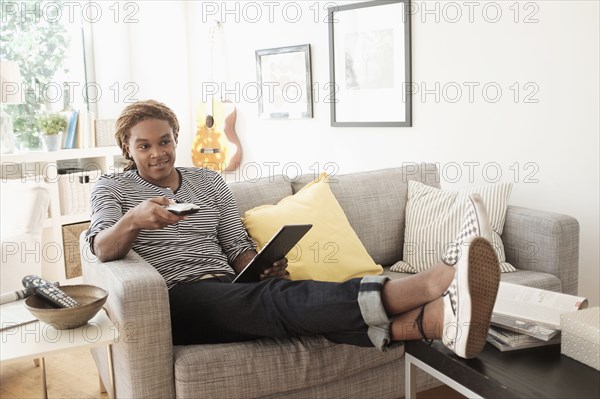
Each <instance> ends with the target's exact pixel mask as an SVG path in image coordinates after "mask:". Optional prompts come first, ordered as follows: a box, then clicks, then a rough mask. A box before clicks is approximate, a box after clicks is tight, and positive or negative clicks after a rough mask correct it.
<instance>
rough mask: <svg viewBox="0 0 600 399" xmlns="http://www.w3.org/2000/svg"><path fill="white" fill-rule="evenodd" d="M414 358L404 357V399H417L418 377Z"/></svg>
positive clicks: (407, 355)
mask: <svg viewBox="0 0 600 399" xmlns="http://www.w3.org/2000/svg"><path fill="white" fill-rule="evenodd" d="M411 360H412V356H411V355H409V354H405V355H404V398H405V399H416V397H417V386H416V385H417V377H416V374H417V373H416V369H415V365H414V364H413V362H412V361H411Z"/></svg>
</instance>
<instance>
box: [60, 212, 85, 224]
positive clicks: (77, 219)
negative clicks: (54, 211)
mask: <svg viewBox="0 0 600 399" xmlns="http://www.w3.org/2000/svg"><path fill="white" fill-rule="evenodd" d="M89 220H90V215H89V214H87V213H79V214H73V215H62V216H60V224H61V225H65V224H73V223H82V222H86V221H89Z"/></svg>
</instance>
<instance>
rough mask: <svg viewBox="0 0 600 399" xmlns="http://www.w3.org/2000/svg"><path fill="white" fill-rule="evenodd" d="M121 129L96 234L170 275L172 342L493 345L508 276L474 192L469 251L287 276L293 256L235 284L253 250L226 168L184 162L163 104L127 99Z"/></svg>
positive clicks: (465, 238)
mask: <svg viewBox="0 0 600 399" xmlns="http://www.w3.org/2000/svg"><path fill="white" fill-rule="evenodd" d="M116 127H117V130H116V134H115V137H116V139H117V143H118V145H119V146H120V147H121V148H122V151H123V155H124V156H125V158H126V159H128V160H129V162H130V164H129V165H128V167H127V168H126V169H125V171H124V172H123V173H116V174H113V175H107V176H103V177H102V178H101V179H100V180H99V182H98V183H97V184H96V186H95V187H94V190H93V193H92V224H91V227H90V229H89V230H88V233H87V239H88V241H89V243H90V247H91V249H92V251H93V252H94V253H95V254H96V255H97V257H98V258H99V259H100V260H101V261H102V262H107V261H111V260H116V259H120V258H123V257H124V256H125V255H126V254H127V252H129V250H130V249H134V250H135V251H136V252H137V253H138V254H140V255H141V256H142V257H143V258H144V259H145V260H147V261H148V262H149V263H150V264H152V265H153V266H154V267H155V268H156V269H157V270H158V272H159V273H160V274H161V275H162V276H163V278H164V280H165V282H166V285H167V287H168V289H169V302H170V311H171V326H172V333H173V342H174V344H177V345H182V344H201V343H220V342H234V341H242V340H249V339H256V338H259V337H298V336H306V335H323V336H325V337H326V338H327V339H329V340H331V341H333V342H336V343H346V344H352V345H358V346H374V347H376V348H378V349H380V350H385V349H386V348H387V347H388V346H389V345H390V344H391V343H392V342H395V341H405V340H413V339H443V342H444V343H445V344H446V346H448V347H449V348H450V349H451V350H453V351H454V352H455V353H456V354H457V355H459V356H461V357H464V358H472V357H475V356H477V354H478V353H479V352H480V351H481V349H482V348H483V346H484V345H485V341H486V335H487V330H488V327H489V323H490V318H491V314H492V309H493V306H494V302H495V299H496V294H497V291H498V284H499V280H500V275H499V266H498V260H497V258H496V255H495V253H494V251H493V249H492V246H491V244H490V243H489V226H488V219H487V213H486V211H485V208H484V207H483V205H482V203H481V199H480V198H479V197H478V196H477V195H472V196H470V197H469V199H468V201H467V204H466V206H467V210H468V211H467V218H466V219H465V223H464V226H463V228H462V229H461V232H459V236H458V238H457V241H456V243H455V245H456V246H457V247H460V248H464V250H463V251H462V255H461V256H458V257H456V256H455V257H452V256H448V257H446V258H445V259H444V260H443V262H439V264H437V265H435V266H434V267H432V268H430V269H428V270H427V271H424V272H422V273H419V274H417V275H414V276H411V277H409V278H405V279H400V280H394V281H388V280H389V279H388V278H386V277H384V276H366V277H364V278H362V279H351V280H348V281H346V282H343V283H329V282H319V281H290V280H289V279H288V278H287V277H288V273H287V271H286V267H287V260H286V259H285V258H284V259H281V260H279V261H277V262H275V263H274V264H273V266H272V267H270V268H268V269H266V270H265V271H264V272H263V273H262V275H261V281H260V282H258V283H251V284H232V283H231V281H232V278H233V277H234V276H235V274H236V273H239V272H240V271H241V270H242V269H243V268H244V267H245V266H246V265H247V264H248V262H249V261H250V260H251V259H252V258H253V257H254V255H255V254H256V252H255V250H254V245H253V243H252V240H251V239H250V238H249V237H248V234H247V232H246V230H245V229H244V226H243V224H242V222H241V220H240V218H239V214H238V210H237V207H236V203H235V200H234V198H233V195H232V193H231V192H230V191H229V189H228V187H227V185H226V183H225V182H224V180H223V179H222V177H221V176H220V175H219V174H218V173H216V172H214V171H211V170H209V169H204V168H182V167H177V168H176V167H175V148H176V145H177V139H178V133H179V123H178V121H177V117H176V116H175V114H174V113H173V111H172V110H171V109H169V108H168V107H167V106H165V105H164V104H162V103H159V102H156V101H153V100H149V101H143V102H138V103H134V104H131V105H129V106H128V107H126V108H125V109H124V110H123V112H122V114H121V115H120V117H119V118H118V120H117V126H116ZM173 201H176V202H184V203H194V204H196V205H198V206H200V207H201V210H200V212H198V213H196V214H193V215H189V216H177V215H175V214H173V213H171V212H169V211H167V210H166V209H165V206H166V205H169V204H170V203H171V202H173Z"/></svg>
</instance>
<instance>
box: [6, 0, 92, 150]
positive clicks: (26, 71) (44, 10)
mask: <svg viewBox="0 0 600 399" xmlns="http://www.w3.org/2000/svg"><path fill="white" fill-rule="evenodd" d="M70 3H73V2H70ZM0 17H1V25H0V32H1V35H0V59H2V60H3V61H14V62H16V63H17V64H18V66H19V69H20V73H21V82H16V83H18V89H19V92H20V93H19V94H20V102H21V104H11V105H9V104H3V106H2V113H3V114H4V113H6V114H8V115H9V116H10V117H12V120H13V130H14V135H15V137H14V139H15V142H16V145H17V148H18V149H20V150H27V149H29V150H36V149H39V148H40V147H41V140H40V132H39V130H40V129H39V127H38V120H39V118H40V117H41V116H42V115H44V114H46V113H50V112H60V111H66V110H67V109H69V108H71V107H73V108H75V109H84V108H86V109H87V101H86V93H85V89H86V87H87V86H86V79H85V56H84V43H83V40H84V39H83V37H84V35H83V23H82V20H81V15H78V14H77V13H73V12H70V10H69V9H68V8H66V7H65V4H63V2H62V1H56V0H54V1H22V0H21V1H14V2H12V1H2V3H1V8H0Z"/></svg>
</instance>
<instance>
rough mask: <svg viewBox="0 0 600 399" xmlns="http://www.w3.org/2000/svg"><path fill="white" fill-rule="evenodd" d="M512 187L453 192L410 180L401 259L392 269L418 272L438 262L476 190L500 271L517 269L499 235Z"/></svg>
mask: <svg viewBox="0 0 600 399" xmlns="http://www.w3.org/2000/svg"><path fill="white" fill-rule="evenodd" d="M511 190H512V183H499V184H493V185H486V186H479V187H474V188H471V189H468V190H465V191H460V192H454V191H446V190H441V189H439V188H435V187H431V186H427V185H425V184H423V183H420V182H417V181H412V180H411V181H409V182H408V201H407V203H406V231H405V233H404V253H403V259H402V260H401V261H399V262H397V263H395V264H394V265H393V266H392V267H391V270H392V271H395V272H402V273H418V272H421V271H423V270H425V269H427V268H429V267H431V266H433V265H434V264H436V263H437V262H439V261H440V260H441V257H442V255H443V254H444V253H445V251H446V248H447V247H448V245H450V244H451V243H452V242H453V241H455V240H456V235H457V233H458V230H459V229H460V227H461V225H462V220H463V217H464V214H465V201H466V198H467V195H469V194H471V193H478V194H479V195H480V196H481V198H482V200H483V203H484V204H485V206H486V208H487V211H488V214H489V218H490V227H491V230H492V245H493V247H494V250H495V251H496V255H497V256H498V260H499V261H500V271H501V272H514V271H516V269H515V268H514V267H513V266H512V265H511V264H510V263H507V262H506V255H505V253H504V244H502V240H501V238H500V235H501V234H502V230H503V229H504V221H505V220H506V209H507V207H508V198H509V197H510V193H511Z"/></svg>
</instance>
